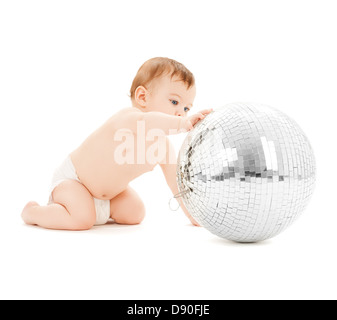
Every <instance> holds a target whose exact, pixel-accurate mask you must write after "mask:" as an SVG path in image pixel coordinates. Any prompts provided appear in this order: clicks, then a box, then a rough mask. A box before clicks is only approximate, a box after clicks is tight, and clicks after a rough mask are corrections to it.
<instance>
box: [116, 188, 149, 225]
mask: <svg viewBox="0 0 337 320" xmlns="http://www.w3.org/2000/svg"><path fill="white" fill-rule="evenodd" d="M110 217H111V218H112V219H114V220H115V222H116V223H119V224H139V223H141V222H142V221H143V219H144V217H145V206H144V203H143V201H142V199H141V198H140V197H139V195H138V194H137V192H136V191H134V190H133V189H132V188H131V187H129V186H128V187H127V188H126V189H125V190H124V191H123V192H121V193H120V194H119V195H117V196H116V197H115V198H113V199H111V200H110Z"/></svg>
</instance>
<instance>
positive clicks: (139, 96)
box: [135, 86, 147, 108]
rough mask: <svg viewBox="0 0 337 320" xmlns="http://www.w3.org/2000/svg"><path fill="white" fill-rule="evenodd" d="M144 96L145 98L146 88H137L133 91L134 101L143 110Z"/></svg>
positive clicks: (144, 104) (144, 105)
mask: <svg viewBox="0 0 337 320" xmlns="http://www.w3.org/2000/svg"><path fill="white" fill-rule="evenodd" d="M146 96H147V90H146V88H145V87H143V86H139V87H137V89H136V90H135V100H136V102H137V103H138V104H139V105H140V106H141V107H143V108H145V107H146Z"/></svg>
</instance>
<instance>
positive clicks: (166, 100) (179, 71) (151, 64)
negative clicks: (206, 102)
mask: <svg viewBox="0 0 337 320" xmlns="http://www.w3.org/2000/svg"><path fill="white" fill-rule="evenodd" d="M195 92H196V91H195V80H194V76H193V74H192V73H191V72H190V71H189V70H188V69H187V68H186V67H185V66H184V65H183V64H181V63H179V62H177V61H175V60H172V59H168V58H153V59H150V60H148V61H146V62H145V63H144V64H143V65H142V66H141V67H140V68H139V70H138V72H137V75H136V77H135V78H134V80H133V83H132V86H131V89H130V96H131V100H132V104H133V106H134V107H137V108H139V109H140V110H142V111H145V112H149V111H159V112H164V113H167V114H171V115H178V116H185V115H186V114H187V112H188V111H189V109H190V108H191V107H192V104H193V101H194V98H195Z"/></svg>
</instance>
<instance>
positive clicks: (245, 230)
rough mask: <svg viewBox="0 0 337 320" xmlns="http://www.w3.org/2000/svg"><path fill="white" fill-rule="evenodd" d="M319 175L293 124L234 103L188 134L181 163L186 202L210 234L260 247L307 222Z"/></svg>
mask: <svg viewBox="0 0 337 320" xmlns="http://www.w3.org/2000/svg"><path fill="white" fill-rule="evenodd" d="M315 171H316V166H315V158H314V154H313V151H312V149H311V146H310V143H309V141H308V139H307V138H306V136H305V134H304V133H303V131H302V130H301V129H300V128H299V126H298V125H297V124H296V123H295V122H294V121H293V120H292V119H290V118H289V117H288V116H287V115H285V114H284V113H282V112H280V111H278V110H276V109H274V108H271V107H269V106H265V105H260V104H248V103H233V104H229V105H226V106H225V107H223V108H220V109H217V110H215V111H213V112H212V113H211V114H209V115H208V116H207V117H206V118H205V119H204V120H202V121H200V122H199V123H198V124H197V125H196V127H195V128H194V129H193V130H192V131H190V132H189V134H188V135H187V137H186V139H185V141H184V142H183V144H182V147H181V150H180V152H179V157H178V166H177V181H178V187H179V191H180V192H179V195H178V196H180V197H181V198H182V200H183V203H184V204H185V206H186V208H187V210H188V211H189V212H190V214H191V215H192V216H193V218H194V219H195V220H196V221H197V222H198V223H199V224H200V225H201V226H203V227H205V228H206V229H208V230H209V231H210V232H212V233H214V234H216V235H217V236H220V237H222V238H225V239H228V240H233V241H237V242H256V241H261V240H265V239H268V238H271V237H273V236H275V235H277V234H279V233H280V232H282V231H283V230H285V229H286V228H287V227H289V226H290V225H291V224H292V223H293V222H294V221H295V220H296V219H297V218H298V217H299V216H300V214H301V213H302V212H303V210H304V208H305V207H306V205H307V203H308V201H309V198H310V196H311V194H312V192H313V189H314V184H315Z"/></svg>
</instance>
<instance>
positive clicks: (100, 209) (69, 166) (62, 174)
mask: <svg viewBox="0 0 337 320" xmlns="http://www.w3.org/2000/svg"><path fill="white" fill-rule="evenodd" d="M65 180H76V181H78V182H80V183H81V181H80V180H79V178H78V176H77V174H76V170H75V167H74V165H73V162H72V161H71V158H70V155H69V156H68V157H67V158H66V159H65V160H64V161H63V163H62V164H61V165H60V166H59V167H58V168H57V169H56V170H55V172H54V175H53V179H52V182H51V185H50V196H49V202H48V204H51V203H53V195H52V192H53V190H54V189H55V188H56V187H57V186H58V185H59V184H60V183H61V182H63V181H65ZM94 202H95V209H96V222H95V225H100V224H105V223H107V221H108V220H109V218H110V200H101V199H96V198H94Z"/></svg>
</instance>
